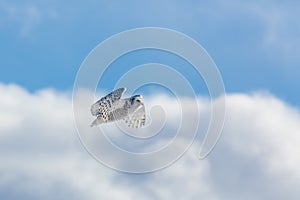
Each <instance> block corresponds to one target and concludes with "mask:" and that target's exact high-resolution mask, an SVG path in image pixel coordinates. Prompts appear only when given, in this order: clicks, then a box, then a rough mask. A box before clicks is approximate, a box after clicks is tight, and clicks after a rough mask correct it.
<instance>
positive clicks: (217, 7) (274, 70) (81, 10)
mask: <svg viewBox="0 0 300 200" xmlns="http://www.w3.org/2000/svg"><path fill="white" fill-rule="evenodd" d="M299 9H300V2H299V1H296V0H295V1H276V0H274V1H267V0H265V1H249V2H245V1H238V0H229V1H177V0H175V1H169V0H167V1H128V2H125V1H85V2H83V1H58V0H53V1H48V0H45V1H37V0H36V1H34V0H25V1H15V0H10V1H8V0H0V58H1V59H0V69H1V70H0V199H20V198H22V199H41V198H42V199H68V198H69V199H99V198H102V199H120V198H121V197H122V199H132V198H135V197H139V198H142V199H174V198H178V199H213V200H216V199H298V198H299V196H300V193H299V191H298V188H299V187H300V171H299V166H300V160H299V155H300V148H299V146H300V145H299V143H300V136H299V134H300V126H299V124H300V114H299V106H300V103H299V99H300V93H299V89H298V87H299V85H300V79H299V76H300V67H299V66H300V58H299V55H300V37H299V35H300V22H299V20H298V19H299V18H300V13H299ZM145 26H155V27H163V28H170V29H174V30H177V31H180V32H182V33H184V34H186V35H188V36H190V37H191V38H193V39H195V40H196V41H197V42H198V43H200V44H201V45H202V46H203V47H204V48H205V49H206V50H207V52H208V53H209V54H210V56H211V57H212V59H213V60H214V62H215V63H216V65H217V66H218V68H219V70H220V73H221V75H222V77H223V81H224V84H225V88H226V91H227V95H228V99H227V102H228V107H227V112H228V115H227V119H226V123H225V128H224V133H223V136H222V137H221V140H220V141H219V143H218V145H217V146H216V148H215V150H214V151H213V153H212V154H211V156H210V157H209V158H208V159H205V160H204V161H199V160H197V158H196V157H197V156H196V154H197V153H195V152H197V147H199V144H196V145H193V146H192V148H191V150H190V151H189V152H188V153H187V154H186V155H184V156H183V158H182V159H181V160H179V161H178V162H176V163H175V164H174V165H172V166H171V167H170V168H167V169H165V170H163V171H160V172H158V173H154V174H146V175H128V174H119V173H117V172H114V171H112V170H110V169H108V168H106V167H104V166H102V165H100V164H99V163H97V162H96V161H95V160H93V159H92V158H91V157H90V156H89V155H88V154H87V152H86V151H85V150H84V149H83V147H82V146H81V145H80V142H79V141H78V138H77V137H76V134H75V128H74V124H73V116H72V108H71V105H72V100H71V92H72V88H73V83H74V80H75V77H76V73H77V70H78V69H79V67H80V65H81V63H82V62H83V60H84V59H85V57H86V56H87V55H88V53H89V52H90V51H91V50H92V49H93V48H94V47H95V46H96V45H98V44H99V43H100V42H102V41H103V40H105V39H107V38H108V37H110V36H112V35H114V34H117V33H119V32H121V31H125V30H128V29H132V28H139V27H145ZM150 53H151V52H150ZM149 55H151V56H149ZM149 55H148V57H147V55H146V56H144V57H143V56H140V55H139V54H137V55H136V56H135V57H132V58H131V57H130V56H129V58H131V59H128V60H126V61H124V64H131V65H132V66H135V65H137V64H141V63H143V62H145V61H147V62H148V61H151V58H152V59H153V60H154V61H155V60H156V61H159V60H160V56H161V55H158V53H157V52H156V53H153V54H149ZM167 59H168V57H167ZM171 63H172V62H171ZM115 72H116V73H117V71H115ZM108 80H109V78H108ZM112 80H113V79H112ZM111 83H113V81H112V82H111ZM109 84H110V82H109V81H108V83H107V85H109ZM193 86H194V87H196V86H197V85H196V84H194V85H193ZM199 95H202V93H201V92H199ZM151 101H153V102H154V101H155V98H154V97H153V99H151ZM199 101H200V102H202V105H203V108H202V109H203V110H204V111H205V110H207V109H208V107H209V105H207V104H206V101H205V100H203V99H202V100H201V99H200V100H199ZM24 105H25V106H24ZM204 113H205V112H204ZM206 118H207V116H206V115H205V114H204V119H206ZM196 143H197V142H196ZM33 144H34V145H33ZM197 145H198V146H197ZM124 162H125V161H124Z"/></svg>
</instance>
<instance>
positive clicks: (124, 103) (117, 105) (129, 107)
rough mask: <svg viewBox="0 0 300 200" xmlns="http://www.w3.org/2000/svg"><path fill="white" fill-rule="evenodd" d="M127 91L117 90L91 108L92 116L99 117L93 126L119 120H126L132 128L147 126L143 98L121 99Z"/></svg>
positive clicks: (139, 96)
mask: <svg viewBox="0 0 300 200" xmlns="http://www.w3.org/2000/svg"><path fill="white" fill-rule="evenodd" d="M125 90H126V89H125V88H119V89H116V90H115V91H113V92H111V93H109V94H108V95H106V96H105V97H103V98H101V99H100V100H99V101H97V102H96V103H94V104H93V105H92V106H91V113H92V115H93V116H96V117H97V118H96V119H95V120H94V121H93V122H92V124H91V126H96V125H99V124H102V123H108V122H113V121H117V120H124V122H125V123H126V124H127V125H128V126H129V127H132V128H138V127H142V126H144V125H145V120H146V114H145V106H144V102H143V97H142V96H141V95H135V96H132V97H130V98H126V99H121V97H122V94H123V93H124V92H125Z"/></svg>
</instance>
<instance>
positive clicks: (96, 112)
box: [91, 88, 126, 119]
mask: <svg viewBox="0 0 300 200" xmlns="http://www.w3.org/2000/svg"><path fill="white" fill-rule="evenodd" d="M125 90H126V88H119V89H116V90H115V91H113V92H111V93H109V94H108V95H106V96H105V97H103V98H101V99H100V100H98V101H97V102H96V103H94V104H93V105H92V106H91V114H92V115H93V116H102V117H103V119H107V117H108V114H109V113H110V112H111V111H112V110H113V109H114V107H115V105H117V104H118V101H119V100H120V98H121V96H122V94H123V93H124V91H125Z"/></svg>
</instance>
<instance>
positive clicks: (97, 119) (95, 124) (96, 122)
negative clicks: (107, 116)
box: [91, 117, 104, 127]
mask: <svg viewBox="0 0 300 200" xmlns="http://www.w3.org/2000/svg"><path fill="white" fill-rule="evenodd" d="M102 123H104V121H103V119H102V118H101V117H97V118H96V119H95V120H94V121H93V122H92V123H91V127H93V126H97V125H99V124H102Z"/></svg>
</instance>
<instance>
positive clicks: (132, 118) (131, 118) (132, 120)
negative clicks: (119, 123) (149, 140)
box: [124, 103, 146, 128]
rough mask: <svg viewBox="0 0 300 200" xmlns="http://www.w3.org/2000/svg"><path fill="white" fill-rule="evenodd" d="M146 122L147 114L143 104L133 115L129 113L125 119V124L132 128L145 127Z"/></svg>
mask: <svg viewBox="0 0 300 200" xmlns="http://www.w3.org/2000/svg"><path fill="white" fill-rule="evenodd" d="M145 121H146V112H145V106H144V104H143V103H142V104H141V105H140V106H138V107H137V108H136V109H135V110H134V111H133V112H132V113H128V115H127V116H126V117H125V118H124V122H125V123H126V124H127V125H128V127H130V128H139V127H142V126H144V125H145Z"/></svg>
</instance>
